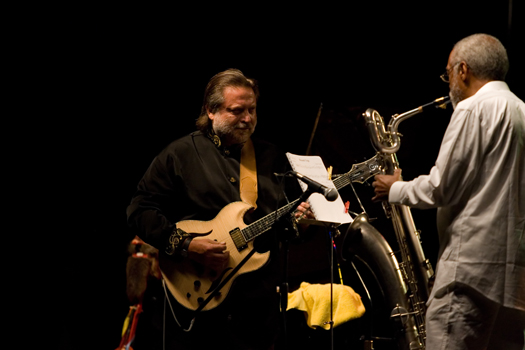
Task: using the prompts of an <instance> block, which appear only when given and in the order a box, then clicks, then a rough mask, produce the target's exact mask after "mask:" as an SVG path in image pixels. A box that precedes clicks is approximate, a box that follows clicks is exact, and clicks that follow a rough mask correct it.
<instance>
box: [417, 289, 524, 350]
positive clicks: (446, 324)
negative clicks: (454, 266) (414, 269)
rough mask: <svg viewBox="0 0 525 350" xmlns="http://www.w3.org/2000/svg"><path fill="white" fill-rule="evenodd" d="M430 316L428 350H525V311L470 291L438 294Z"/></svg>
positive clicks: (427, 313)
mask: <svg viewBox="0 0 525 350" xmlns="http://www.w3.org/2000/svg"><path fill="white" fill-rule="evenodd" d="M436 294H437V295H436V297H435V298H434V299H432V300H431V301H430V303H429V305H428V308H427V312H426V321H425V324H426V333H427V339H426V347H425V348H426V350H524V349H525V348H524V332H525V330H524V329H525V311H520V310H516V309H509V308H505V307H503V306H501V305H500V304H498V303H495V302H493V301H491V300H489V299H487V298H485V297H484V296H483V295H481V294H480V293H478V292H476V291H474V290H473V289H471V288H468V287H464V286H463V287H458V286H455V287H454V286H453V287H449V288H448V290H445V291H443V292H442V293H436Z"/></svg>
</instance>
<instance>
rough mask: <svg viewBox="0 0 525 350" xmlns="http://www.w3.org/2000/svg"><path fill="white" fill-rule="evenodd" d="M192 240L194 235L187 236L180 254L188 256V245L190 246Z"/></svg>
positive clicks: (184, 256)
mask: <svg viewBox="0 0 525 350" xmlns="http://www.w3.org/2000/svg"><path fill="white" fill-rule="evenodd" d="M192 240H193V237H191V236H190V237H188V238H186V239H185V240H184V242H183V243H182V249H181V251H180V256H182V257H183V258H186V257H188V247H189V246H190V243H191V241H192Z"/></svg>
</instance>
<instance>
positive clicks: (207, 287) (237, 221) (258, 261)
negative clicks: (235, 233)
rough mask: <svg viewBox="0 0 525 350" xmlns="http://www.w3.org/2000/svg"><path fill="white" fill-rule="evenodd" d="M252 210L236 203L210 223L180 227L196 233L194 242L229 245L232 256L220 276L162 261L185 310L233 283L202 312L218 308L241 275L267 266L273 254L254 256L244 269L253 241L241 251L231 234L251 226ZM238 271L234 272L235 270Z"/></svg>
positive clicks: (185, 263) (187, 261) (194, 266)
mask: <svg viewBox="0 0 525 350" xmlns="http://www.w3.org/2000/svg"><path fill="white" fill-rule="evenodd" d="M251 208H252V207H251V206H250V205H249V204H247V203H244V202H233V203H230V204H228V205H227V206H225V207H224V208H223V209H222V210H221V211H220V212H219V214H218V215H217V216H216V217H215V218H214V219H212V220H210V221H199V220H186V221H181V222H178V223H177V227H178V228H181V229H182V230H184V231H186V232H188V233H192V234H193V235H194V240H197V239H203V238H207V239H212V240H216V241H218V242H226V250H228V251H229V252H230V260H229V262H228V267H227V268H226V269H225V270H224V271H223V272H222V274H221V275H218V274H217V273H216V272H215V271H213V270H209V269H204V268H203V266H202V265H200V264H198V263H196V262H195V261H193V260H191V259H183V260H182V261H174V260H173V259H170V258H167V257H162V258H160V269H161V272H162V275H163V277H164V280H165V282H166V285H167V287H168V289H169V291H170V292H171V294H172V295H173V297H174V298H175V299H176V300H177V301H178V302H179V303H180V304H181V305H182V306H184V307H186V308H188V309H190V310H197V309H198V308H199V306H200V305H201V303H202V302H203V301H205V300H207V299H208V297H209V296H210V294H211V292H213V291H214V290H215V288H216V287H217V285H218V284H219V283H220V282H222V281H224V280H225V279H228V278H229V280H228V281H227V282H226V283H225V284H224V285H223V286H222V287H221V289H220V291H219V292H218V293H216V294H215V295H214V296H213V297H212V298H211V299H210V300H209V301H207V304H206V306H204V307H203V308H202V311H205V310H211V309H213V308H215V307H217V306H218V305H219V304H220V303H222V302H223V301H224V299H225V298H226V297H227V295H228V293H229V291H230V289H231V286H232V283H233V281H234V280H235V278H237V277H238V276H239V275H241V274H244V273H247V272H251V271H255V270H257V269H259V268H261V267H262V266H264V265H265V264H266V262H267V261H268V259H269V257H270V252H266V253H262V254H261V253H257V252H255V253H253V255H252V256H251V257H250V258H249V259H248V260H247V261H246V263H244V264H243V265H242V266H240V267H239V266H238V265H239V264H240V263H241V262H242V260H243V259H244V258H246V257H247V256H248V255H249V254H250V253H251V251H252V250H253V241H250V242H247V246H246V247H245V248H244V249H242V250H241V251H239V250H238V249H237V247H236V245H235V243H234V242H233V240H232V237H231V236H230V231H232V230H233V229H236V228H239V229H243V228H244V227H246V226H247V225H246V224H245V223H244V215H245V214H246V212H247V211H248V210H249V209H251ZM236 268H237V269H238V270H237V271H234V269H236Z"/></svg>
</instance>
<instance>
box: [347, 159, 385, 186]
mask: <svg viewBox="0 0 525 350" xmlns="http://www.w3.org/2000/svg"><path fill="white" fill-rule="evenodd" d="M382 169H383V159H382V158H381V155H380V154H376V155H375V156H374V157H372V158H370V159H368V160H365V161H364V162H362V163H357V164H354V165H352V168H351V169H350V171H349V172H347V173H345V174H343V175H341V177H343V176H344V177H347V178H348V179H349V180H350V181H351V182H358V183H361V184H362V183H364V182H365V181H366V180H368V179H369V178H371V177H372V176H374V175H377V174H381V172H382V171H383V170H382Z"/></svg>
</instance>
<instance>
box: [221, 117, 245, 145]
mask: <svg viewBox="0 0 525 350" xmlns="http://www.w3.org/2000/svg"><path fill="white" fill-rule="evenodd" d="M213 129H214V131H215V133H216V134H217V135H219V137H220V138H221V139H222V141H223V142H224V143H225V144H226V145H235V144H241V143H244V142H246V141H248V139H249V138H250V136H251V133H250V134H249V135H246V134H243V135H238V133H237V132H236V130H235V127H234V126H231V125H228V124H226V123H220V122H216V123H215V124H214V125H213ZM254 129H255V128H254Z"/></svg>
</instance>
